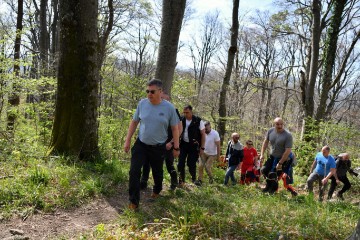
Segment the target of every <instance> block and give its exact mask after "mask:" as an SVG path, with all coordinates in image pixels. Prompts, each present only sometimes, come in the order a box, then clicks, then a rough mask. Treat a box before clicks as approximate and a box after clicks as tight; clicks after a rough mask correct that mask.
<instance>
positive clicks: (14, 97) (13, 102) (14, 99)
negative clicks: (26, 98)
mask: <svg viewBox="0 0 360 240" xmlns="http://www.w3.org/2000/svg"><path fill="white" fill-rule="evenodd" d="M23 16H24V1H23V0H18V12H17V18H16V37H15V46H14V78H15V81H14V82H13V92H12V93H11V95H10V96H9V100H8V101H9V108H10V109H9V111H8V116H7V127H6V128H7V130H8V131H9V132H10V133H12V134H13V132H14V125H15V120H16V113H15V110H16V109H15V108H16V107H17V106H18V105H19V104H20V96H19V92H18V91H19V89H18V86H17V83H16V81H17V78H18V77H19V76H20V46H21V34H22V30H23Z"/></svg>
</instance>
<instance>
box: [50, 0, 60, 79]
mask: <svg viewBox="0 0 360 240" xmlns="http://www.w3.org/2000/svg"><path fill="white" fill-rule="evenodd" d="M58 6H59V1H58V0H52V8H53V15H54V16H53V20H52V23H51V48H50V51H51V55H50V56H51V63H52V65H51V66H52V75H53V76H56V75H57V72H56V66H57V64H56V62H57V57H56V53H57V52H58V51H59V40H60V39H59V22H58V19H59V8H58Z"/></svg>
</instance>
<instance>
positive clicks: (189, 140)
mask: <svg viewBox="0 0 360 240" xmlns="http://www.w3.org/2000/svg"><path fill="white" fill-rule="evenodd" d="M183 114H184V117H183V118H182V120H181V122H182V125H183V132H182V134H181V141H180V155H179V162H178V172H179V186H180V187H181V186H183V185H184V183H185V163H187V166H188V167H189V173H190V175H191V180H192V182H193V183H195V181H196V162H197V161H198V159H199V154H203V153H204V150H205V147H204V145H205V138H206V134H205V126H204V122H203V121H202V120H201V118H200V117H197V116H195V115H194V114H193V111H192V106H190V105H187V106H185V107H184V110H183Z"/></svg>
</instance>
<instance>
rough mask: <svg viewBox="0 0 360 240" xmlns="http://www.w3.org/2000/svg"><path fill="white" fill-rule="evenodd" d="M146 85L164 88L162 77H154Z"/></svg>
mask: <svg viewBox="0 0 360 240" xmlns="http://www.w3.org/2000/svg"><path fill="white" fill-rule="evenodd" d="M146 86H156V87H158V88H162V86H163V83H162V81H161V80H160V79H156V78H154V79H151V80H149V81H148V82H147V84H146Z"/></svg>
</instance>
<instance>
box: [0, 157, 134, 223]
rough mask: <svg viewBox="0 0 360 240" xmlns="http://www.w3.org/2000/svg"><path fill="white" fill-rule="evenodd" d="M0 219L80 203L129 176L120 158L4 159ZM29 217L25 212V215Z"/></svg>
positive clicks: (105, 193)
mask: <svg viewBox="0 0 360 240" xmlns="http://www.w3.org/2000/svg"><path fill="white" fill-rule="evenodd" d="M0 164H1V165H0V166H1V167H0V168H1V169H4V170H5V169H6V170H5V171H4V172H2V174H1V175H4V176H11V177H8V178H4V179H2V180H0V206H1V212H0V219H6V218H8V217H10V216H11V214H13V213H14V212H23V211H25V212H26V214H29V213H31V212H33V211H35V210H42V211H49V212H50V211H54V210H56V209H57V208H69V207H74V206H79V205H81V204H83V203H84V202H87V201H89V200H90V199H92V198H93V197H95V196H100V195H109V194H112V189H113V188H112V187H110V186H115V185H117V184H119V183H121V182H124V181H125V179H127V172H126V171H124V168H123V167H122V166H120V163H119V161H118V160H111V161H105V162H102V163H84V162H71V161H70V160H69V159H64V158H61V157H50V158H41V157H39V158H32V159H19V161H14V160H12V161H2V162H0ZM24 217H25V216H24Z"/></svg>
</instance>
